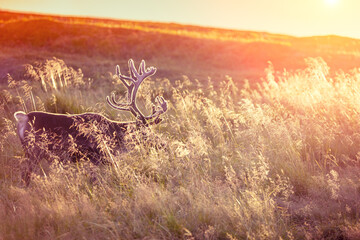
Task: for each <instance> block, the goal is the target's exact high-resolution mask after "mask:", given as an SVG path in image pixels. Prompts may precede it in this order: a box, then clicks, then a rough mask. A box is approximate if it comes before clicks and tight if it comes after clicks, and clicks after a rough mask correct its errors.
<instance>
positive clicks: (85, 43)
mask: <svg viewBox="0 0 360 240" xmlns="http://www.w3.org/2000/svg"><path fill="white" fill-rule="evenodd" d="M0 49H1V51H0V66H1V68H0V79H4V77H5V76H6V74H7V73H10V74H11V75H13V76H15V77H16V76H17V75H18V74H21V69H22V68H23V67H22V65H23V64H26V63H32V62H34V61H37V60H44V59H48V58H51V57H53V56H54V57H57V58H61V59H63V60H65V62H66V63H67V64H69V65H70V66H73V67H79V68H81V69H83V71H84V73H85V75H86V76H88V77H96V76H98V75H99V74H104V73H106V72H109V71H110V72H113V69H114V66H115V65H116V64H126V61H127V60H128V59H129V58H134V60H136V61H139V60H141V59H146V60H147V62H148V63H149V64H151V65H155V66H157V67H158V69H159V71H158V76H159V77H167V78H169V79H179V78H181V76H182V75H187V76H189V77H191V78H198V79H199V80H202V79H207V77H208V76H209V77H211V78H212V79H214V80H215V81H216V80H217V79H223V77H224V75H230V76H232V77H233V78H234V79H235V81H241V80H243V79H245V78H248V79H250V80H257V79H259V77H260V76H262V75H263V72H264V68H266V67H267V65H268V61H271V62H272V63H273V65H274V66H275V69H279V70H282V69H283V68H286V69H288V70H291V69H298V68H302V67H303V66H304V58H306V57H322V58H323V59H324V60H325V61H326V62H327V63H328V64H329V66H331V68H332V69H333V70H334V69H339V68H341V69H344V70H347V69H351V68H354V67H358V66H359V65H360V40H358V39H351V38H345V37H339V36H317V37H303V38H299V37H292V36H286V35H279V34H270V33H265V32H250V31H235V30H225V29H216V28H204V27H197V26H187V25H180V24H174V23H155V22H132V21H124V20H111V19H96V18H79V17H64V16H50V15H39V14H27V13H15V12H7V11H0Z"/></svg>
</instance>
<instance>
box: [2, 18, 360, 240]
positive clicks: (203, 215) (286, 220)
mask: <svg viewBox="0 0 360 240" xmlns="http://www.w3.org/2000/svg"><path fill="white" fill-rule="evenodd" d="M10 15H11V14H10ZM1 16H2V18H1V19H3V20H2V21H4V22H6V21H7V23H9V22H13V23H16V21H14V20H11V19H13V16H12V17H10V20H11V21H10V20H9V19H8V18H7V17H6V16H7V15H6V14H2V15H1ZM19 16H21V15H19ZM21 19H22V18H21ZM60 20H61V19H60ZM60 20H59V19H58V20H57V21H60ZM65 20H66V19H65ZM75 20H76V21H77V22H76V23H77V24H78V25H76V24H74V23H71V24H74V26H73V25H71V26H73V27H75V30H76V31H85V30H86V28H90V27H89V26H87V25H86V26H83V25H85V24H84V23H82V22H81V21H85V20H82V19H75ZM75 20H73V21H75ZM22 21H23V20H21V21H20V22H21V23H22V24H23V23H24V22H22ZM29 21H30V20H29ZM51 21H53V20H51ZM67 21H70V20H69V19H67ZM87 21H88V20H87ZM109 21H110V20H109ZM105 22H106V21H105V20H103V22H101V24H103V25H104V24H105ZM7 23H6V24H7ZM80 23H81V24H82V25H81V24H80ZM6 24H5V23H3V25H2V27H1V28H0V32H1V31H4V26H6ZM24 24H25V23H24ZM54 24H55V23H54ZM96 24H98V25H101V24H100V23H96ZM96 24H95V23H94V25H96ZM108 24H110V23H108ZM111 24H112V26H113V25H114V24H115V23H111ZM118 24H119V23H118ZM123 24H125V23H123ZM134 24H135V25H136V23H134ZM137 24H138V25H137V26H141V27H142V28H145V27H146V28H147V29H148V32H149V31H150V30H149V29H150V27H151V26H150V25H151V24H150V23H149V26H142V25H141V24H140V23H137ZM142 24H145V23H142ZM103 25H101V26H103ZM145 25H146V24H145ZM155 25H156V24H155ZM131 26H132V25H131ZM156 27H158V28H159V26H158V25H156V26H153V27H152V28H151V29H154V28H155V30H156V29H157V28H156ZM176 27H177V28H180V27H181V26H176ZM129 28H130V27H129ZM184 28H185V30H183V31H189V29H190V30H191V28H186V27H184ZM8 29H10V28H8ZM84 29H85V30H84ZM91 29H92V28H91ZM98 30H99V29H98ZM155 30H153V31H155ZM192 30H193V32H199V29H196V28H195V27H193V29H192ZM200 30H201V29H200ZM14 31H15V30H14ZM64 31H65V30H64ZM99 31H100V32H101V33H104V34H105V32H106V31H105V30H104V29H100V30H99ZM102 31H104V32H102ZM114 31H120V29H117V30H114ZM156 31H158V32H155V33H154V32H153V33H151V34H154V35H153V37H157V38H158V39H160V40H159V42H157V44H156V47H159V46H160V45H161V44H160V43H165V42H166V43H168V41H165V42H164V39H163V38H164V37H166V38H167V40H169V39H173V40H174V42H171V41H170V42H171V44H169V45H166V46H165V47H164V46H162V48H160V50H159V52H156V55H155V57H152V54H151V53H154V52H155V50H154V48H152V47H154V46H152V47H151V41H149V42H148V45H140V43H137V42H136V41H135V40H134V39H135V37H134V36H133V37H134V38H133V39H132V40H131V41H130V40H129V41H130V43H129V44H130V45H126V43H124V42H123V43H122V44H123V45H121V46H123V50H124V52H125V53H124V55H123V56H121V58H120V57H119V58H117V57H115V56H114V57H113V58H112V57H111V54H112V53H111V50H112V49H111V46H113V45H111V44H113V42H111V41H110V42H107V43H106V44H110V43H111V44H110V45H109V54H110V53H111V54H110V55H106V54H104V55H100V53H99V52H98V51H100V50H101V49H104V48H100V50H94V52H92V53H87V52H86V53H83V52H81V51H85V50H86V49H87V48H88V47H89V46H85V45H83V44H82V43H81V41H80V43H79V42H77V41H75V40H74V39H69V41H70V42H72V40H74V41H73V43H74V44H77V43H78V44H79V46H78V47H74V48H72V47H71V48H69V49H65V50H64V49H63V48H62V47H59V46H62V41H63V39H62V40H61V41H60V42H57V43H54V45H51V44H50V43H48V42H45V45H44V46H43V47H39V46H38V47H37V48H33V49H32V48H30V47H29V46H32V45H28V44H30V43H29V42H27V40H26V41H25V40H24V43H22V44H23V45H21V47H19V48H18V49H16V48H15V47H14V46H11V44H13V43H14V42H10V43H6V44H5V43H4V42H1V41H2V40H1V39H0V40H1V41H0V42H1V48H2V49H3V50H4V51H1V52H0V54H2V55H1V56H0V61H2V62H6V61H7V62H8V65H6V67H5V69H6V70H9V71H8V72H10V73H11V74H10V75H6V74H5V75H4V76H3V81H2V83H1V92H0V115H1V116H2V117H1V119H0V152H1V153H0V239H1V240H2V239H338V240H340V239H359V238H360V223H359V218H360V215H359V214H360V204H359V202H360V201H359V200H360V181H359V179H360V178H359V177H360V176H359V175H360V171H359V170H360V165H359V161H360V151H359V146H360V123H359V117H360V69H359V68H353V67H354V65H356V64H357V62H356V60H357V54H356V53H357V47H356V46H355V43H356V42H357V40H351V42H353V43H354V44H353V45H352V46H353V48H351V47H350V46H348V47H349V49H345V50H346V51H347V52H346V53H345V50H344V52H342V55H341V54H340V55H336V54H335V55H331V54H334V51H335V50H334V49H335V47H334V46H338V45H337V44H339V43H335V42H334V43H333V47H332V48H331V49H332V50H331V51H329V52H328V53H327V54H325V53H324V52H322V53H321V52H319V55H320V56H321V55H322V54H325V55H326V56H331V57H329V58H330V59H332V60H331V61H330V62H331V64H329V65H328V62H327V61H326V60H327V58H326V57H324V58H319V57H303V55H306V53H309V54H308V55H309V56H311V55H313V54H315V53H314V51H315V50H311V51H310V50H308V52H306V51H305V50H304V48H303V50H301V51H303V52H301V54H300V55H296V54H295V55H296V61H295V60H294V61H295V62H296V64H295V63H294V64H293V65H291V66H292V68H293V69H292V70H280V71H279V70H274V69H283V67H284V65H286V63H285V62H286V61H285V59H287V58H285V59H282V58H281V59H279V58H275V60H276V61H274V62H273V64H272V63H267V62H266V61H267V60H271V59H267V60H266V61H262V59H261V58H260V60H257V61H259V62H260V63H259V64H258V65H256V68H251V61H250V63H249V62H247V61H246V59H245V60H243V61H240V62H233V65H231V63H232V60H234V59H235V58H233V56H234V55H233V54H234V52H232V51H229V49H227V48H217V49H216V48H215V49H214V48H212V47H211V48H210V46H223V47H225V46H227V47H228V48H230V49H233V48H232V47H234V46H237V45H236V44H235V43H234V42H226V41H228V39H227V40H226V39H225V40H224V39H220V40H216V38H214V39H210V40H209V39H208V40H206V39H205V40H204V39H203V38H204V36H203V35H202V37H201V38H196V40H194V39H195V37H194V36H193V35H191V36H192V37H191V38H190V37H189V36H187V38H186V39H188V41H186V42H183V45H181V47H182V48H181V49H177V51H175V53H171V54H170V53H169V54H168V55H166V53H168V51H169V49H171V47H174V46H176V44H177V41H179V38H177V37H176V36H174V35H171V34H168V35H161V33H159V32H161V31H165V30H164V29H163V28H160V29H159V30H156ZM167 31H170V30H167ZM213 31H215V30H213ZM218 31H220V30H218ZM144 32H146V31H144ZM144 32H142V31H140V30H137V31H135V32H131V31H130V30H129V31H128V32H126V33H133V34H135V33H136V34H138V35H136V34H135V35H136V36H137V37H138V36H142V34H145V33H144ZM215 32H216V31H215ZM63 33H64V32H63ZM176 33H178V32H176ZM19 34H20V33H19ZM22 34H23V33H22ZM192 34H194V33H192ZM207 34H209V33H207ZM212 34H213V35H211V34H210V35H211V36H216V34H215V33H212ZM214 34H215V35H214ZM229 34H230V33H229ZM232 34H233V35H231V36H234V34H235V35H236V33H232ZM20 35H21V34H20ZM35 35H36V34H35ZM96 35H97V34H95V35H94V36H96ZM185 35H186V34H185ZM205 35H206V34H205ZM2 36H3V35H2ZM21 36H23V35H21ZM37 36H39V35H37ZM89 36H90V35H89ZM109 36H110V35H109ZM146 36H148V35H146ZM61 37H63V38H66V37H69V35H66V34H63V35H62V36H61ZM180 37H181V36H180ZM0 38H1V37H0ZM143 38H146V37H145V36H142V37H140V39H143ZM193 38H194V39H193ZM208 38H210V37H208ZM279 38H280V39H279ZM290 38H291V37H285V36H283V37H281V36H277V38H276V42H277V43H278V42H279V41H280V40H281V41H285V40H284V39H286V41H287V42H289V41H290V40H289V39H290ZM12 39H16V36H14V37H13V38H12ZM19 39H20V37H19ZM39 39H47V38H46V35H45V38H43V37H39ZM39 39H38V40H34V42H33V43H32V44H37V43H39ZM48 39H50V40H49V41H52V39H51V37H49V38H48ZM180 39H182V40H183V39H185V38H182V37H181V38H180ZM291 39H292V38H291ZM314 39H316V38H314ZM314 39H308V41H310V42H311V41H315V40H314ZM331 39H332V40H331V41H334V39H337V38H331ZM125 40H126V39H125V38H122V39H121V41H125ZM175 40H176V41H175ZM303 40H304V39H303ZM29 41H30V40H29ZM207 41H211V44H214V45H211V44H210V43H209V42H207ZM271 41H275V40H274V39H272V40H271ZM291 41H292V42H291ZM291 41H290V42H291V44H294V42H296V41H300V40H299V39H292V40H291ZM319 41H320V40H319ZM349 41H350V40H349ZM85 42H86V41H85ZM195 42H197V43H199V44H200V43H204V44H205V46H206V48H205V49H202V50H198V51H195V50H194V51H195V52H193V53H194V54H195V56H191V54H189V49H196V48H194V45H193V44H194V43H195ZM251 42H253V40H252V41H251ZM315 42H316V41H315ZM91 43H92V44H95V45H91V46H90V49H92V48H93V47H94V46H95V47H98V46H100V45H98V44H99V42H98V41H94V42H91ZM46 44H49V46H48V45H46ZM56 44H58V45H56ZM106 44H105V45H106ZM141 44H143V43H141ZM186 44H189V45H186ZM222 44H223V45H222ZM266 44H270V43H266ZM271 44H273V43H271ZM281 44H282V43H281ZM299 44H300V43H299ZM301 44H303V45H304V44H305V42H304V41H301ZM301 44H300V45H301ZM200 45H201V44H200ZM200 45H199V46H200ZM255 45H256V44H255ZM282 45H284V46H287V45H286V44H282ZM300 45H298V46H300ZM56 46H57V47H59V48H56ZM114 46H115V45H114ZM126 46H135V49H132V50H131V51H130V50H128V51H126ZM189 46H190V47H189ZM241 46H242V47H243V48H236V49H242V50H244V51H245V49H247V48H246V46H248V45H246V46H245V45H241ZM252 46H254V45H252ZM262 46H263V45H262ZM291 46H294V45H291ZM146 47H149V49H150V50H148V52H145V53H144V54H143V55H142V54H141V50H140V49H141V48H146ZM156 47H155V48H156ZM105 48H106V47H105ZM234 48H235V47H234ZM344 48H345V47H344ZM22 49H27V50H29V51H30V52H28V54H29V55H26V54H25V55H24V54H22V53H21V51H22ZM72 49H75V50H76V49H77V50H79V49H80V50H81V51H80V50H79V51H80V53H71V50H72ZM166 49H167V51H165V50H166ZM210 49H212V52H211V53H214V56H213V58H210V59H208V60H206V56H208V54H209V56H210V55H211V53H209V51H208V50H210ZM261 49H262V48H261ZM309 49H311V48H310V47H309ZM185 50H186V51H188V54H187V56H186V58H185V60H191V61H192V62H193V63H197V64H198V63H199V64H200V63H201V62H202V63H203V65H199V66H196V65H195V66H190V64H188V65H187V64H185V63H186V61H185V60H184V59H182V57H183V56H184V55H186V52H185V53H184V52H182V51H185ZM263 50H266V49H263ZM333 50H334V51H333ZM52 51H53V53H54V54H53V55H52V54H51V53H52ZM114 51H115V52H114V55H116V54H118V53H119V52H121V50H119V49H115V50H114ZM116 51H119V52H116ZM136 51H138V52H136ZM161 51H164V52H163V54H164V56H162V54H161V53H162V52H161ZM202 51H203V52H202ZM299 51H300V50H299ZM115 53H116V54H115ZM131 53H134V54H135V56H134V58H135V60H136V63H137V64H138V63H139V61H138V59H137V58H142V57H144V58H145V60H147V58H146V57H149V58H150V61H148V62H147V63H148V65H149V66H152V65H154V66H156V67H157V68H158V69H159V70H158V73H159V74H157V75H155V76H153V77H152V78H151V79H147V80H146V81H145V82H144V83H143V85H142V86H141V89H140V91H139V94H138V101H139V105H140V106H141V108H142V109H148V111H150V103H151V102H153V101H154V98H155V96H157V95H162V96H164V98H165V99H167V100H168V103H169V110H168V112H167V113H166V114H165V115H164V120H163V122H162V123H161V124H159V125H155V126H152V127H151V130H152V131H153V133H154V134H156V136H157V137H159V138H160V139H161V140H163V141H165V142H166V143H167V146H166V148H162V149H156V148H152V147H149V146H145V145H137V146H136V147H135V148H133V149H132V150H131V151H129V152H127V153H123V154H121V155H111V154H109V155H108V157H109V158H111V159H112V161H113V164H111V165H106V166H93V165H92V164H90V163H88V162H79V163H77V164H75V163H74V164H62V163H61V161H60V162H59V161H58V160H59V159H58V158H57V157H56V156H54V157H51V156H50V157H48V158H47V159H40V165H39V166H38V168H37V169H36V170H35V171H34V173H33V175H32V181H31V183H30V185H29V186H28V187H25V186H24V184H23V182H22V180H21V175H22V173H23V171H24V163H25V161H26V158H25V156H24V151H23V149H22V147H21V144H20V140H19V138H18V136H17V134H16V129H15V120H14V118H13V114H14V112H16V111H19V110H22V111H25V112H29V111H34V110H37V111H48V112H55V113H73V114H76V113H83V112H96V113H101V114H103V115H105V116H107V117H109V118H111V119H114V120H119V121H132V120H133V118H132V116H131V115H130V114H128V113H122V112H116V111H114V110H112V109H111V108H110V107H108V106H107V104H106V101H105V97H106V96H107V95H109V94H110V93H111V91H113V90H116V91H118V92H119V93H123V92H124V90H125V89H124V87H123V86H122V85H121V84H120V83H119V81H118V80H117V79H116V78H114V77H113V76H112V74H111V73H109V72H110V71H111V72H112V73H114V70H115V64H113V63H115V62H116V61H118V62H117V63H119V64H120V67H121V69H122V72H123V73H126V70H124V69H127V66H126V61H127V59H126V58H128V57H131V56H130V55H131ZM180 53H181V54H180ZM236 53H237V52H236ZM293 53H294V52H292V51H290V52H287V53H286V54H285V55H286V56H289V57H291V56H292V54H293ZM297 53H299V52H297ZM349 53H351V54H349ZM88 54H94V55H93V58H91V57H89V55H88ZM176 54H178V55H176ZM251 54H253V53H251ZM267 54H269V53H267ZM235 55H236V54H235ZM315 55H316V54H315ZM10 56H12V57H10ZM14 56H17V57H14ZM34 56H37V57H38V59H34ZM53 56H56V57H57V58H53ZM61 56H63V57H64V58H61V59H60V58H59V57H61ZM219 56H220V57H221V59H220V60H223V62H221V61H220V62H219V64H218V65H216V57H219ZM256 56H257V55H254V56H253V60H254V61H255V60H256V59H257V58H256ZM336 56H337V57H338V58H336V59H335V60H334V58H335V57H336ZM242 57H243V56H239V59H240V58H242ZM263 57H264V58H265V57H266V55H265V56H263ZM299 57H301V58H302V60H301V63H298V58H299ZM324 59H325V60H324ZM351 59H353V60H354V61H353V62H351V61H350V60H351ZM34 60H38V61H37V62H34ZM67 60H69V62H68V61H67ZM102 60H103V61H104V62H102ZM345 60H346V61H345ZM283 61H285V62H283ZM279 62H281V64H280V63H279ZM340 62H342V63H341V64H343V65H336V63H339V64H340ZM24 63H26V65H25V66H21V65H22V64H24ZM240 63H244V64H245V67H246V66H247V67H249V69H252V70H251V71H254V72H255V73H256V74H255V75H252V78H249V80H246V79H245V78H243V77H241V76H244V71H246V68H245V67H243V66H242V67H240V69H239V70H237V68H238V67H239V65H240ZM287 63H289V62H287ZM246 64H248V65H246ZM289 64H292V63H289ZM225 65H226V66H227V67H224V66H225ZM266 65H267V66H266ZM79 66H85V68H84V69H79ZM263 66H265V67H263ZM329 66H335V67H332V68H330V67H329ZM341 66H346V67H344V70H340V69H339V67H341ZM17 67H19V68H17ZM197 67H198V69H197V70H196V68H197ZM260 67H262V68H261V70H259V69H260ZM358 67H359V66H358ZM20 68H21V69H20ZM210 68H212V69H211V71H210V72H208V71H207V69H210ZM193 70H194V71H195V73H194V74H193V75H192V74H189V75H187V73H189V72H192V71H193ZM217 70H219V72H220V73H219V74H218V73H217ZM2 71H3V70H2ZM89 72H90V73H89ZM180 73H182V74H180ZM226 73H229V75H228V76H227V75H226ZM231 73H236V74H234V75H232V74H231ZM167 75H168V76H167ZM182 75H183V76H182ZM211 75H213V77H212V78H208V77H207V76H211ZM214 76H215V77H214ZM256 76H257V77H258V78H255V77H256ZM260 76H263V78H260ZM252 79H256V80H255V81H252ZM104 147H109V148H111V146H104ZM61 160H62V159H61Z"/></svg>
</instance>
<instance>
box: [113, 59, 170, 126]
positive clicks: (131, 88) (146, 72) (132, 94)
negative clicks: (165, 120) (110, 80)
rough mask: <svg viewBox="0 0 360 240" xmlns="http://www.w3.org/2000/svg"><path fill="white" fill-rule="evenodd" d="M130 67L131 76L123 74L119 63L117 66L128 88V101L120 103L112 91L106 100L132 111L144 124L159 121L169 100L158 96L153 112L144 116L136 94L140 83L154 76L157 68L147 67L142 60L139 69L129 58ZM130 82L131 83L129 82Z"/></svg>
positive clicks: (114, 105) (122, 108)
mask: <svg viewBox="0 0 360 240" xmlns="http://www.w3.org/2000/svg"><path fill="white" fill-rule="evenodd" d="M128 65H129V69H130V76H125V75H122V74H121V72H120V67H119V65H117V66H116V75H118V76H119V78H120V80H121V82H122V83H123V84H124V85H125V87H126V88H127V102H126V103H120V102H118V101H117V100H116V98H115V94H114V93H111V96H110V97H109V96H107V97H106V101H107V102H108V104H109V105H110V106H111V107H112V108H114V109H117V110H122V111H130V112H131V113H132V114H133V115H134V116H135V117H136V118H138V119H139V120H141V121H142V123H143V124H147V120H152V119H155V120H154V121H153V123H155V124H156V123H159V122H160V121H161V120H160V119H159V117H160V115H161V114H163V113H164V112H166V111H167V102H166V101H165V99H164V98H163V97H159V96H157V97H156V99H155V102H156V105H153V111H152V114H151V115H149V116H144V114H143V113H142V112H141V111H140V110H139V109H138V107H137V105H136V94H137V91H138V90H139V86H140V84H141V83H142V82H143V81H144V80H145V79H146V78H147V77H149V76H152V75H154V74H155V72H156V68H154V67H150V68H147V69H146V68H145V61H144V60H142V61H141V63H140V66H139V70H136V69H135V66H134V61H133V60H132V59H130V60H129V63H128ZM129 82H130V83H129Z"/></svg>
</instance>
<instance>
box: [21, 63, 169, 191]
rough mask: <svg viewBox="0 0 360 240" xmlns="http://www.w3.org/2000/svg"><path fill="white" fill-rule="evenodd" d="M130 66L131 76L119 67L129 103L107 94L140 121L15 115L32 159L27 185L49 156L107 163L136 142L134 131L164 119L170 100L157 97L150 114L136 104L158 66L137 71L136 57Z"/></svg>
mask: <svg viewBox="0 0 360 240" xmlns="http://www.w3.org/2000/svg"><path fill="white" fill-rule="evenodd" d="M129 68H130V77H128V76H124V75H122V74H121V73H120V68H119V66H117V67H116V73H117V75H118V77H119V78H120V80H121V81H122V83H123V84H124V85H125V87H126V88H127V102H126V103H119V102H118V101H117V100H116V98H115V95H114V94H111V97H107V102H108V104H109V105H110V106H111V107H112V108H114V109H117V110H123V111H130V112H131V113H132V114H133V115H134V116H135V117H136V119H137V120H136V121H133V122H117V121H112V120H110V119H108V118H106V117H104V116H103V115H101V114H96V113H84V114H75V115H65V114H54V113H46V112H30V113H27V114H26V113H24V112H21V111H19V112H16V113H15V114H14V117H15V119H16V121H17V132H18V135H19V138H20V141H21V143H22V145H23V148H24V150H25V154H26V156H27V157H28V162H29V164H28V170H27V171H26V173H25V175H24V176H23V180H24V181H25V183H26V184H29V181H30V174H31V172H32V169H33V167H34V166H36V165H37V164H38V162H39V160H40V159H41V158H43V157H45V156H46V155H49V154H54V155H55V156H58V157H59V158H60V160H62V159H61V158H64V159H71V160H72V161H77V160H79V159H88V160H90V161H91V162H92V163H94V164H96V165H98V164H99V163H106V160H105V159H106V157H105V156H106V155H107V154H109V153H110V154H112V153H113V152H117V153H123V152H126V151H128V147H129V145H130V146H131V145H133V144H134V142H133V141H131V137H130V138H129V135H130V134H131V133H133V132H134V131H138V130H141V131H143V130H145V129H146V128H147V127H148V125H149V124H150V125H151V124H158V123H159V122H161V119H160V118H159V116H160V115H161V114H162V113H164V112H166V110H167V102H166V101H165V100H164V98H162V97H157V98H156V102H157V105H154V106H153V112H152V114H151V115H149V116H144V114H142V112H141V111H140V110H139V109H138V107H137V105H136V94H137V91H138V89H139V86H140V84H141V83H142V81H143V80H145V78H147V77H148V76H151V75H153V74H154V73H155V71H156V69H155V68H150V69H148V70H146V69H145V62H144V61H142V62H141V64H140V67H139V70H138V71H137V70H136V69H135V67H134V62H133V61H132V60H129ZM129 82H130V83H129ZM144 132H145V134H143V136H144V138H147V136H146V131H144ZM129 139H130V141H129ZM129 143H130V144H129ZM136 143H137V142H136V141H135V144H136ZM104 146H105V147H104ZM109 146H110V147H109ZM104 149H106V151H105V150H104Z"/></svg>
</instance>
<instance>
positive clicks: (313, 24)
mask: <svg viewBox="0 0 360 240" xmlns="http://www.w3.org/2000/svg"><path fill="white" fill-rule="evenodd" d="M0 9H2V10H14V11H25V12H36V13H47V14H60V15H72V16H74V15H75V16H90V17H102V18H112V19H122V20H137V21H154V22H174V23H180V24H191V25H199V26H206V27H219V28H226V29H235V30H252V31H261V32H270V33H279V34H288V35H293V36H317V35H340V36H348V37H353V38H359V39H360V27H359V24H360V13H359V12H360V0H0Z"/></svg>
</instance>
